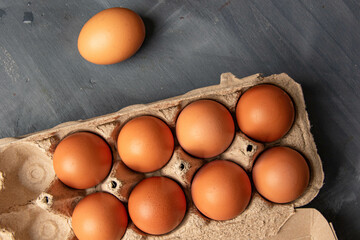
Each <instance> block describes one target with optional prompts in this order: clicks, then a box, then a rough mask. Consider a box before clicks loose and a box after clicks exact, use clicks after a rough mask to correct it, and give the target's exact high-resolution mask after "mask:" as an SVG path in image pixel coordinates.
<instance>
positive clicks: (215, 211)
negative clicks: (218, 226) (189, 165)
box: [191, 160, 251, 220]
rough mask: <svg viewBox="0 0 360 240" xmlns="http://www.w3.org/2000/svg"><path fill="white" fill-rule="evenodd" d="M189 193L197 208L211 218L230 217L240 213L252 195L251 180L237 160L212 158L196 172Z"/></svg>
mask: <svg viewBox="0 0 360 240" xmlns="http://www.w3.org/2000/svg"><path fill="white" fill-rule="evenodd" d="M191 196H192V199H193V202H194V204H195V206H196V207H197V209H199V211H200V212H201V213H203V214H204V215H205V216H207V217H209V218H211V219H214V220H229V219H232V218H234V217H236V216H237V215H239V214H240V213H242V212H243V211H244V210H245V208H246V206H247V205H248V204H249V201H250V198H251V183H250V180H249V177H248V176H247V174H246V172H245V171H244V170H243V169H242V168H241V167H240V166H238V165H237V164H236V163H233V162H230V161H225V160H215V161H212V162H209V163H207V164H205V165H204V166H203V167H201V168H200V170H199V171H198V172H197V173H196V175H195V177H194V179H193V181H192V185H191Z"/></svg>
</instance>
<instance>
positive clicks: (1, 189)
mask: <svg viewBox="0 0 360 240" xmlns="http://www.w3.org/2000/svg"><path fill="white" fill-rule="evenodd" d="M264 83H270V84H273V85H276V86H278V87H280V88H282V89H284V90H285V91H286V92H287V93H288V94H289V96H290V97H291V98H292V100H293V103H294V107H295V120H294V123H293V125H292V128H291V129H290V130H289V132H288V133H287V134H286V135H285V136H284V137H283V138H281V139H279V140H277V141H275V142H271V143H265V144H263V143H259V142H255V141H253V140H251V139H249V138H248V137H246V136H245V135H244V134H243V133H241V132H240V130H238V129H237V130H236V133H235V137H234V139H233V142H232V143H231V145H230V147H229V148H228V149H227V150H226V151H225V152H223V153H222V154H220V155H219V156H216V157H214V158H211V159H206V160H204V159H198V158H194V157H192V156H190V155H188V154H187V153H186V152H185V151H184V150H183V149H182V148H181V147H180V146H179V144H178V143H177V141H176V140H175V150H174V152H173V155H172V157H171V159H170V160H169V162H168V163H167V164H166V165H165V166H164V167H163V168H162V169H160V170H158V171H156V172H152V173H146V174H143V173H138V172H134V171H133V170H131V169H129V168H128V167H126V165H125V164H124V163H123V162H122V161H121V159H120V156H119V154H118V152H117V149H116V141H117V136H118V134H119V132H120V129H121V128H122V126H123V125H124V124H125V123H126V122H127V121H129V120H130V119H132V118H134V117H137V116H142V115H152V116H155V117H158V118H160V119H161V120H163V121H164V122H166V123H167V124H168V126H169V127H170V128H171V129H172V131H173V132H174V129H175V123H176V119H177V116H178V115H179V113H180V111H181V110H182V109H183V108H184V107H185V106H186V105H187V104H189V103H191V102H193V101H196V100H199V99H212V100H215V101H217V102H219V103H221V104H223V105H224V106H225V107H227V109H228V110H229V111H230V112H231V114H232V115H233V117H234V116H235V108H236V104H237V102H238V100H239V98H240V96H241V94H242V93H244V92H245V91H246V90H247V89H248V88H250V87H252V86H255V85H258V84H264ZM78 131H89V132H93V133H96V134H98V135H100V136H101V137H103V138H104V139H105V140H106V141H107V143H108V144H109V146H110V148H111V150H112V154H113V166H112V169H111V171H110V173H109V175H108V177H107V178H106V179H105V180H104V181H103V182H101V183H100V184H98V185H97V186H95V187H93V188H89V189H86V190H76V189H71V188H69V187H67V186H66V185H64V184H63V183H62V182H61V181H60V180H59V179H58V178H57V177H56V175H55V172H54V169H53V166H52V156H53V153H54V150H55V148H56V146H57V144H58V143H59V142H60V141H61V139H63V138H64V137H65V136H67V135H69V134H71V133H74V132H78ZM278 145H279V146H289V147H291V148H293V149H295V150H297V151H299V152H300V153H301V154H302V155H303V156H304V157H305V158H306V160H307V163H308V165H309V168H310V181H309V185H308V187H307V189H306V190H305V191H304V193H303V194H302V195H301V196H300V197H299V198H298V199H296V200H295V201H293V202H291V203H287V204H276V203H272V202H269V201H267V200H265V199H264V198H262V197H261V196H260V195H259V194H258V193H257V192H256V190H255V189H253V193H252V198H251V200H250V203H249V205H248V207H247V208H246V210H245V211H244V212H243V213H241V214H240V215H238V216H237V217H236V218H234V219H231V220H227V221H215V220H210V219H208V218H206V217H204V216H203V215H202V214H201V213H200V212H199V211H198V210H197V209H196V207H195V206H194V204H193V203H192V201H191V194H190V184H191V180H192V178H193V176H194V174H195V172H196V171H197V170H198V169H199V168H200V167H201V166H202V165H204V164H205V163H206V162H208V161H211V160H214V159H224V160H230V161H233V162H235V163H237V164H238V165H240V166H241V167H242V168H243V169H245V170H246V171H247V173H250V171H251V169H252V166H253V163H254V160H255V159H256V157H257V156H258V155H259V154H260V153H261V152H262V151H263V150H264V149H267V148H269V147H272V146H278ZM150 176H167V177H169V178H171V179H174V180H175V181H177V182H178V183H179V184H180V185H181V186H182V188H183V190H184V192H185V195H186V198H187V212H186V215H185V217H184V219H183V221H182V223H181V224H180V225H179V226H178V227H177V228H176V229H174V230H173V231H171V232H170V233H167V234H165V235H161V236H152V235H147V234H145V233H143V232H141V231H140V230H139V229H137V228H136V226H135V225H134V224H133V223H131V221H130V223H129V225H128V228H127V230H126V232H125V235H124V236H123V239H268V238H271V237H273V236H275V235H276V234H277V233H278V232H279V230H280V228H281V227H282V226H283V225H284V224H285V222H286V221H287V220H288V219H289V218H290V217H291V216H292V215H293V214H294V213H295V208H297V207H301V206H303V205H305V204H307V203H309V202H310V201H311V200H312V199H314V198H315V196H316V195H317V194H318V192H319V190H320V188H321V187H322V185H323V180H324V174H323V170H322V163H321V160H320V157H319V155H318V153H317V149H316V145H315V142H314V139H313V137H312V135H311V133H310V123H309V120H308V115H307V112H306V108H305V102H304V97H303V93H302V89H301V86H300V85H299V84H298V83H296V82H295V81H294V80H293V79H291V78H290V77H289V76H288V75H286V74H278V75H272V76H268V77H263V76H261V75H260V74H255V75H252V76H249V77H245V78H242V79H238V78H236V77H235V76H234V75H233V74H231V73H223V74H222V75H221V81H220V84H219V85H215V86H209V87H205V88H200V89H196V90H193V91H190V92H188V93H186V94H184V95H182V96H178V97H174V98H170V99H166V100H161V101H158V102H154V103H149V104H145V105H133V106H129V107H126V108H124V109H121V110H120V111H118V112H115V113H112V114H108V115H104V116H100V117H96V118H93V119H89V120H79V121H74V122H67V123H63V124H60V125H58V126H56V127H54V128H52V129H49V130H44V131H41V132H38V133H33V134H29V135H27V136H23V137H20V138H5V139H1V140H0V239H6V240H7V239H20V240H25V239H36V240H45V239H52V240H57V239H61V240H63V239H76V237H75V235H74V233H73V231H72V229H71V215H72V212H73V210H74V208H75V206H76V204H77V203H78V202H79V201H80V200H81V199H82V198H83V197H84V196H86V195H88V194H90V193H93V192H96V191H105V192H109V193H111V194H113V195H114V196H116V197H117V198H118V199H120V200H121V201H122V202H124V203H126V202H127V201H128V198H129V195H130V192H131V190H132V189H133V187H134V186H135V185H136V184H137V183H138V182H140V181H141V180H142V179H144V178H146V177H150Z"/></svg>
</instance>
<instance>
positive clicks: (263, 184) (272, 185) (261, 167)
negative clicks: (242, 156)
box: [252, 147, 310, 203]
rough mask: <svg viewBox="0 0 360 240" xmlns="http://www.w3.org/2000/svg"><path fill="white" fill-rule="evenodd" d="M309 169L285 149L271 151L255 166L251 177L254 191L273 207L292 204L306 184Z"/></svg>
mask: <svg viewBox="0 0 360 240" xmlns="http://www.w3.org/2000/svg"><path fill="white" fill-rule="evenodd" d="M309 176H310V173H309V167H308V165H307V163H306V161H305V159H304V158H303V156H302V155H301V154H300V153H298V152H297V151H295V150H293V149H291V148H288V147H273V148H270V149H268V150H266V151H265V152H263V153H262V154H261V155H260V156H259V157H258V159H257V160H256V162H255V165H254V168H253V170H252V177H253V181H254V185H255V188H256V190H257V191H258V192H259V193H260V194H261V195H262V196H263V197H265V198H267V199H268V200H270V201H272V202H276V203H287V202H291V201H294V200H295V199H297V198H298V197H299V196H301V195H302V194H303V192H304V191H305V189H306V187H307V186H308V184H309Z"/></svg>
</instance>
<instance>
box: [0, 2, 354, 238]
mask: <svg viewBox="0 0 360 240" xmlns="http://www.w3.org/2000/svg"><path fill="white" fill-rule="evenodd" d="M115 6H122V7H127V8H131V9H133V10H134V11H136V12H138V13H139V14H140V15H141V17H143V19H144V21H145V25H146V29H147V37H146V40H145V43H144V45H143V47H142V48H141V50H140V51H139V52H138V53H137V54H136V55H135V56H134V57H132V58H131V59H129V60H127V61H125V62H122V63H120V64H115V65H111V66H97V65H94V64H91V63H89V62H86V61H85V60H83V59H82V58H81V56H80V55H79V53H78V51H77V37H78V34H79V31H80V29H81V27H82V25H83V24H84V23H85V22H86V21H87V20H88V19H89V18H90V17H91V16H93V15H94V14H95V13H97V12H99V11H101V10H103V9H106V8H109V7H115ZM24 12H27V13H26V16H27V17H28V16H29V12H31V13H32V15H33V22H32V23H31V24H25V23H23V18H24ZM30 15H31V14H30ZM359 19H360V4H359V2H358V1H357V0H349V1H341V0H338V1H325V0H321V1H306V0H303V1H285V0H283V1H275V0H274V1H251V0H248V1H235V0H233V1H230V0H229V1H226V0H223V1H205V0H203V1H194V0H193V1H170V0H151V1H150V0H149V1H144V0H142V1H141V0H127V1H119V0H118V1H116V0H108V1H106V0H102V1H101V0H97V1H85V0H81V1H80V0H68V1H66V0H57V1H56V0H52V1H50V0H33V1H30V2H29V1H23V0H1V1H0V109H1V110H0V138H3V137H14V136H20V135H24V134H27V133H31V132H34V131H39V130H43V129H47V128H50V127H53V126H55V125H57V124H59V123H61V122H65V121H70V120H77V119H86V118H90V117H95V116H99V115H102V114H106V113H111V112H114V111H117V110H119V109H120V108H122V107H125V106H128V105H130V104H135V103H147V102H152V101H155V100H160V99H164V98H168V97H172V96H176V95H180V94H182V93H185V92H187V91H189V90H192V89H195V88H199V87H203V86H208V85H213V84H217V83H218V82H219V75H220V73H222V72H227V71H231V72H233V73H234V74H235V75H237V76H238V77H244V76H247V75H250V74H254V73H257V72H262V73H265V74H266V75H269V74H273V73H280V72H286V73H288V74H289V75H290V76H291V77H293V78H294V79H295V80H296V81H298V82H300V83H301V84H302V86H303V90H304V93H305V101H306V103H307V106H308V112H309V116H310V121H311V123H312V125H313V128H312V132H313V134H314V137H315V141H316V143H317V145H318V149H319V153H320V156H321V157H322V160H323V164H324V171H325V177H326V179H325V185H324V187H323V188H322V190H321V192H320V194H319V195H318V197H317V198H316V199H314V200H313V201H312V203H311V204H309V205H308V206H307V207H315V208H317V209H318V210H320V212H321V213H322V214H323V215H325V217H326V218H327V219H328V220H329V221H331V222H333V224H334V227H335V230H336V231H337V234H338V237H339V239H360V201H359V198H360V194H359V192H360V161H359V142H360V138H359V134H360V124H359V119H360V103H359V100H360V98H359V93H360V83H359V78H360V69H359V65H360V61H359V60H360V46H359V45H360V26H359V23H360V21H359Z"/></svg>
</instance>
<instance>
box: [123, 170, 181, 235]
mask: <svg viewBox="0 0 360 240" xmlns="http://www.w3.org/2000/svg"><path fill="white" fill-rule="evenodd" d="M128 208H129V215H130V218H131V219H132V221H133V222H134V224H135V225H136V226H137V227H138V228H139V229H140V230H142V231H143V232H146V233H149V234H153V235H160V234H165V233H168V232H170V231H172V230H173V229H175V228H176V227H177V226H178V225H179V224H180V223H181V221H182V219H183V218H184V216H185V211H186V199H185V194H184V192H183V190H182V189H181V187H180V186H179V185H178V184H177V183H176V182H175V181H173V180H171V179H169V178H166V177H150V178H147V179H144V180H142V181H141V182H140V183H139V184H138V185H136V186H135V188H134V189H133V191H132V192H131V193H130V197H129V204H128Z"/></svg>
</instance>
